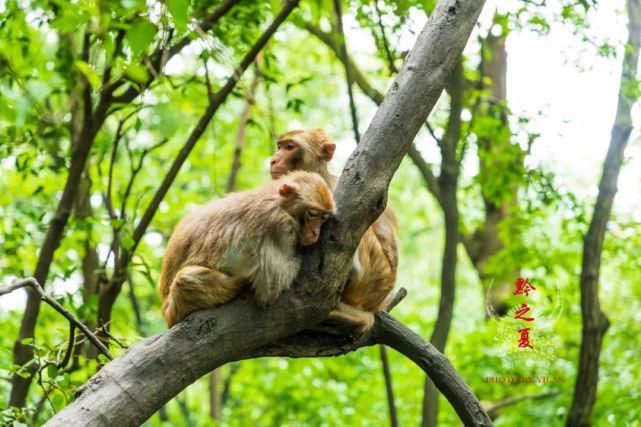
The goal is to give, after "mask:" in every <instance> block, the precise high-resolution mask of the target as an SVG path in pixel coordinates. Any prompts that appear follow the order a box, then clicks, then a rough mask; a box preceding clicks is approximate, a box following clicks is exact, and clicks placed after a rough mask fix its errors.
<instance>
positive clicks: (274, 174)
mask: <svg viewBox="0 0 641 427" xmlns="http://www.w3.org/2000/svg"><path fill="white" fill-rule="evenodd" d="M270 173H271V174H272V179H276V178H280V177H281V176H284V175H287V171H270Z"/></svg>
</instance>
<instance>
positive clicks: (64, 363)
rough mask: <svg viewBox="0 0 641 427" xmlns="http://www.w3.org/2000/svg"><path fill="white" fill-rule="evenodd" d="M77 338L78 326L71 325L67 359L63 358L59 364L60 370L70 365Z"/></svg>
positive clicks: (66, 353) (66, 352)
mask: <svg viewBox="0 0 641 427" xmlns="http://www.w3.org/2000/svg"><path fill="white" fill-rule="evenodd" d="M75 338H76V326H75V325H74V324H73V323H71V324H70V325H69V343H68V344H67V350H66V351H65V357H63V358H62V360H61V361H60V363H58V365H57V366H58V369H60V368H64V367H66V366H67V365H68V364H69V360H71V355H72V354H73V349H74V341H75Z"/></svg>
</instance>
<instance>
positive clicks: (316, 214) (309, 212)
mask: <svg viewBox="0 0 641 427" xmlns="http://www.w3.org/2000/svg"><path fill="white" fill-rule="evenodd" d="M307 215H309V216H310V217H312V218H315V217H317V216H318V215H320V212H318V211H317V210H315V209H310V210H308V211H307Z"/></svg>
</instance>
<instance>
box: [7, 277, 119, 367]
mask: <svg viewBox="0 0 641 427" xmlns="http://www.w3.org/2000/svg"><path fill="white" fill-rule="evenodd" d="M26 286H30V287H31V288H32V289H33V290H34V291H36V292H37V293H38V294H39V295H40V299H41V300H42V301H44V302H46V303H47V304H49V305H50V306H51V307H52V308H53V309H54V310H56V311H57V312H58V313H60V314H62V315H63V316H64V317H65V318H66V319H67V320H68V321H69V322H70V323H72V324H74V325H76V327H77V328H78V329H80V330H81V331H82V332H83V333H84V334H85V335H86V336H87V339H89V341H91V343H92V344H93V345H95V346H96V347H97V348H98V350H100V352H101V353H102V354H104V355H105V356H107V358H108V359H109V360H113V356H112V355H111V353H109V350H107V347H105V345H104V344H103V343H101V342H100V340H99V339H98V338H97V337H96V336H95V335H94V334H93V333H92V332H91V331H90V330H89V328H87V326H85V324H84V323H82V322H81V321H79V320H78V319H76V318H75V317H74V316H73V314H71V313H70V312H69V311H67V310H66V309H65V308H64V307H63V306H61V305H60V304H58V301H56V300H55V299H53V298H51V297H50V296H48V295H47V294H45V292H44V290H43V289H42V286H40V283H38V281H37V280H36V279H34V278H33V277H29V278H26V279H22V280H14V281H13V283H11V284H10V285H8V286H5V287H4V288H2V289H0V296H2V295H6V294H8V293H10V292H13V291H15V290H16V289H20V288H24V287H26Z"/></svg>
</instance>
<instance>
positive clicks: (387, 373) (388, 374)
mask: <svg viewBox="0 0 641 427" xmlns="http://www.w3.org/2000/svg"><path fill="white" fill-rule="evenodd" d="M378 349H379V351H380V356H381V362H382V363H381V365H382V366H383V377H384V379H385V394H386V395H387V407H388V408H389V418H390V426H391V427H398V414H397V413H396V402H395V400H394V386H393V384H394V383H393V382H392V371H391V369H390V364H389V358H388V357H387V349H386V348H385V346H384V345H383V344H380V345H379V346H378Z"/></svg>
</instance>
